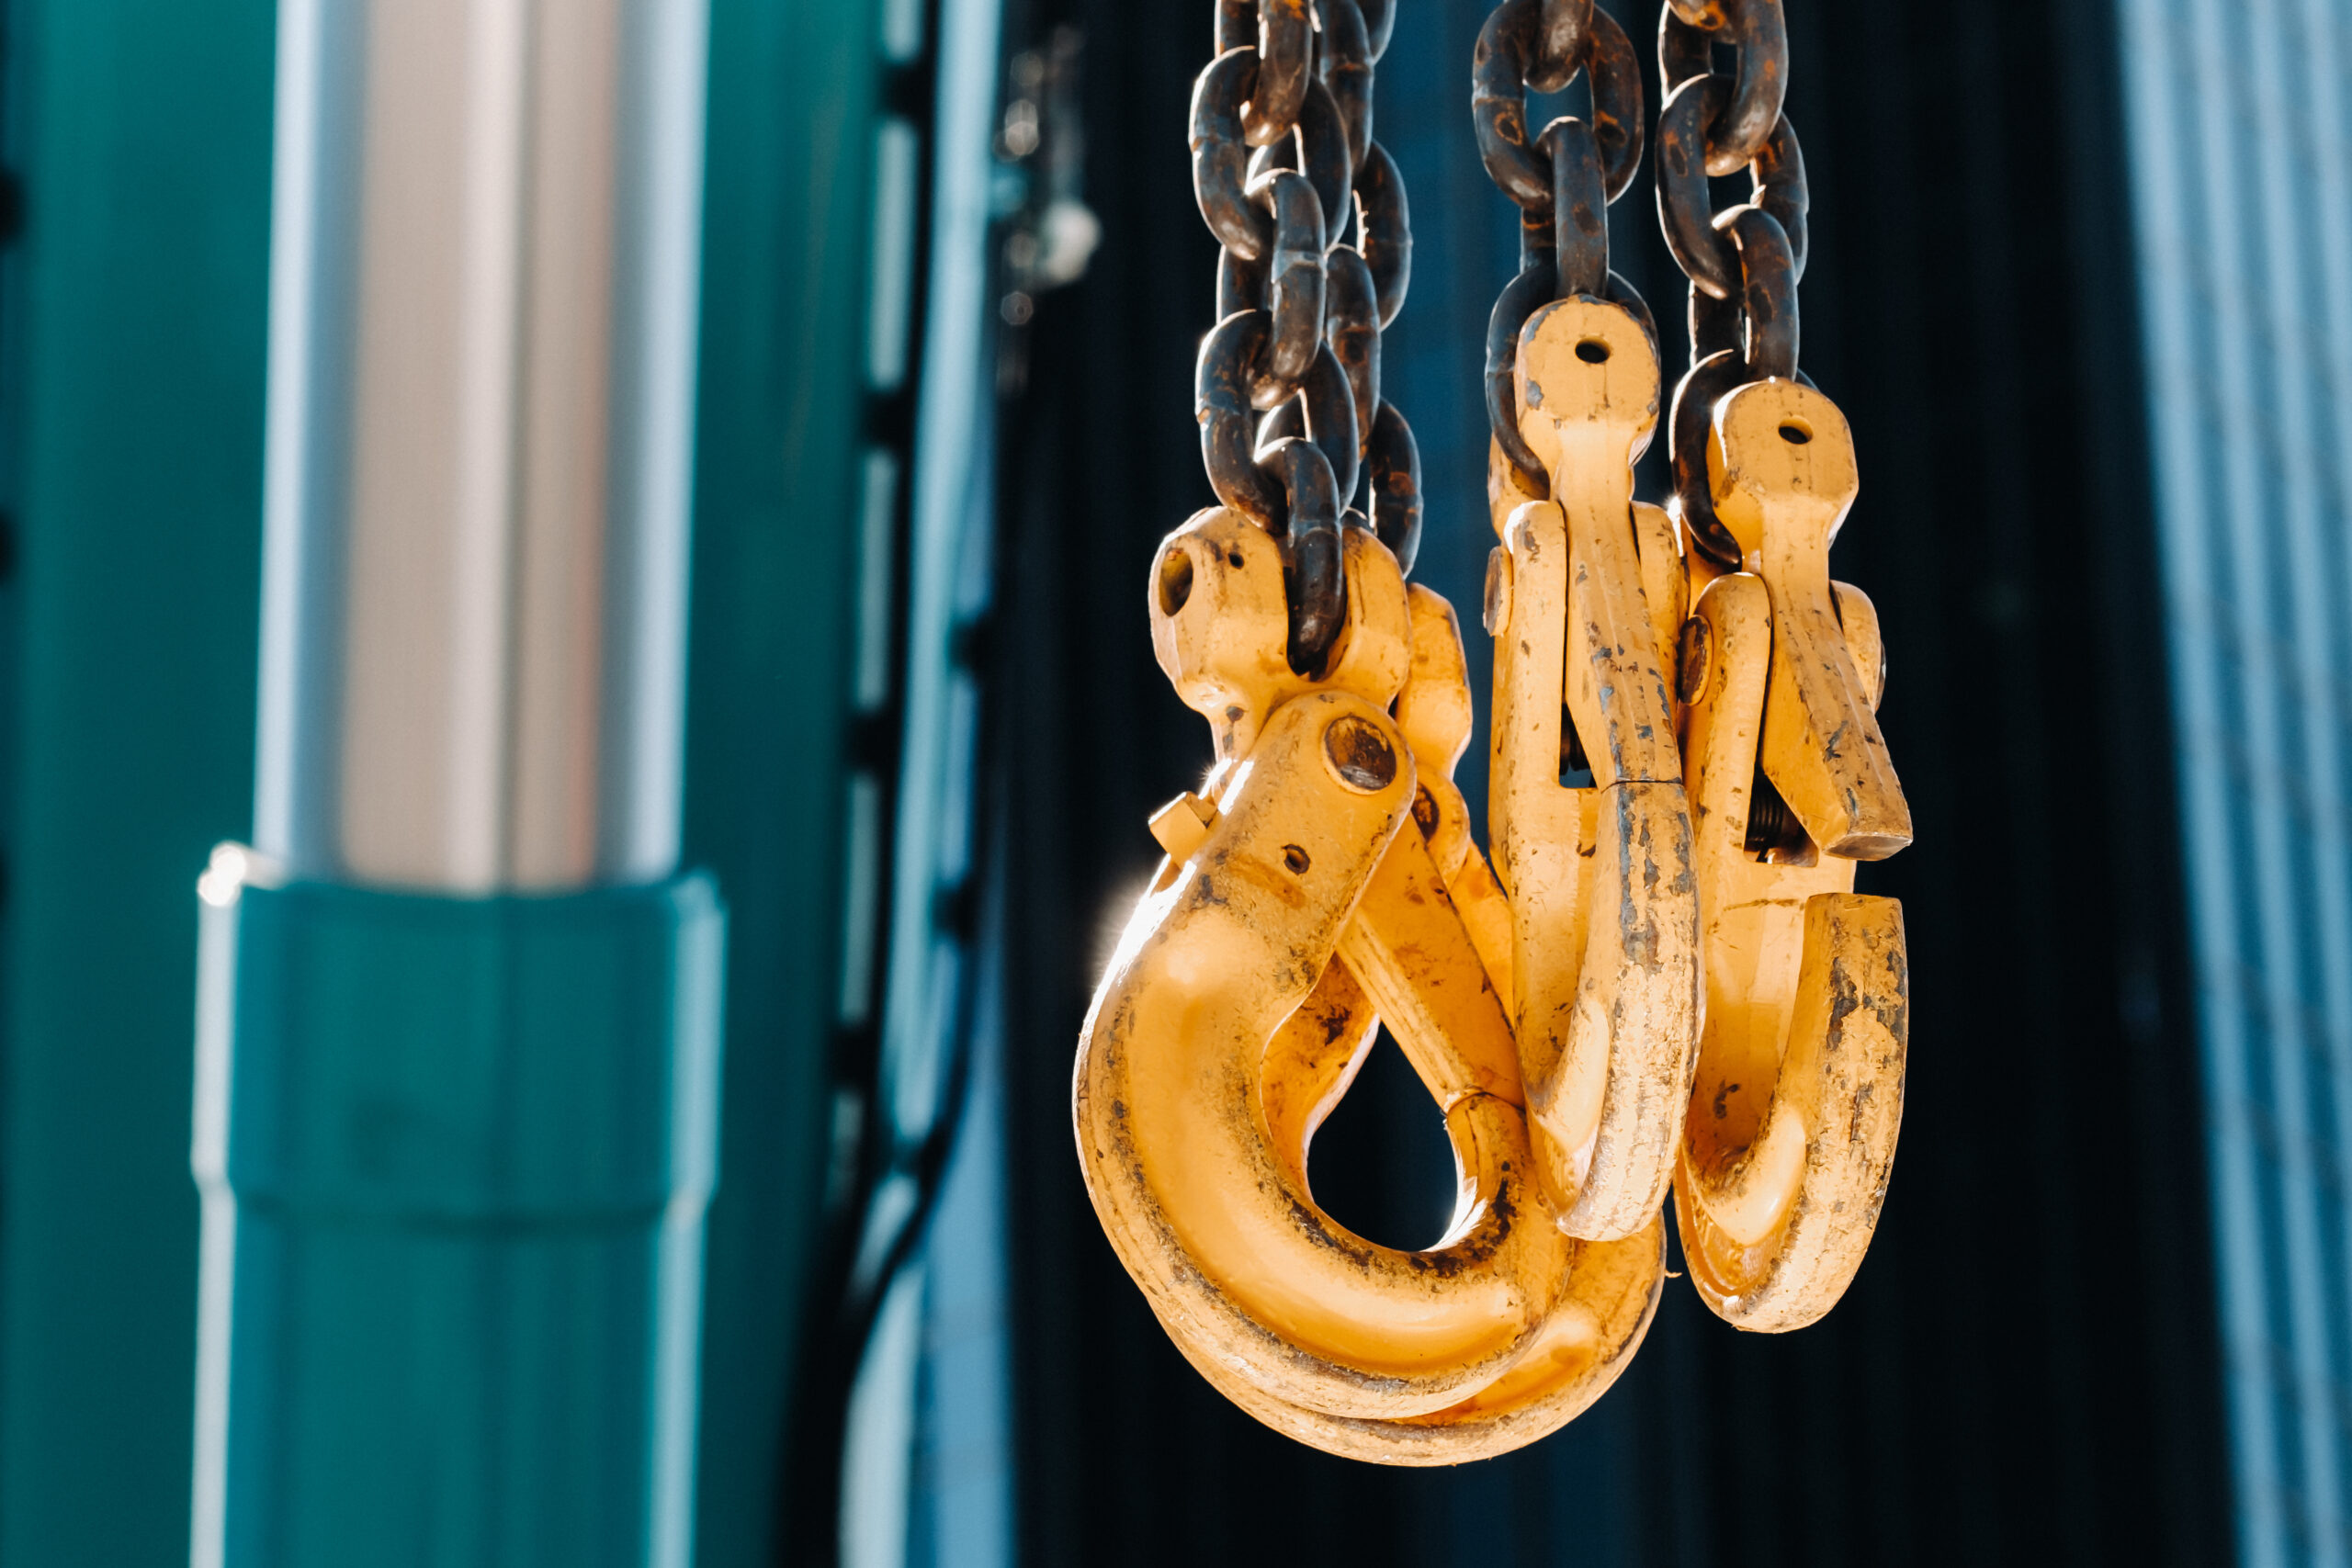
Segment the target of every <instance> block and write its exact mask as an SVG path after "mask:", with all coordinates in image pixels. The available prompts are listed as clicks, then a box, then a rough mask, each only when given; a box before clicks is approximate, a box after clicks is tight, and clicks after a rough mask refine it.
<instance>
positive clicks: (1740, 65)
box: [1657, 0, 1812, 568]
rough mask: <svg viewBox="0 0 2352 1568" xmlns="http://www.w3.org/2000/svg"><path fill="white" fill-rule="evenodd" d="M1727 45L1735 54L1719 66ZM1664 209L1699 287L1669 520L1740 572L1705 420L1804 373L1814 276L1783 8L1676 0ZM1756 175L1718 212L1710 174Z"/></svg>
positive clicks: (1666, 58)
mask: <svg viewBox="0 0 2352 1568" xmlns="http://www.w3.org/2000/svg"><path fill="white" fill-rule="evenodd" d="M1717 44H1725V45H1729V46H1730V47H1731V48H1732V49H1733V50H1734V51H1736V55H1737V64H1736V67H1735V69H1734V70H1733V71H1732V72H1731V73H1721V72H1717V71H1716V70H1715V69H1714V51H1715V46H1716V45H1717ZM1657 58H1658V75H1659V79H1660V81H1659V85H1660V87H1661V89H1662V90H1663V91H1664V93H1665V95H1666V101H1665V106H1664V107H1662V108H1661V109H1660V110H1659V111H1658V121H1657V211H1658V223H1659V226H1660V227H1661V228H1663V229H1664V230H1665V231H1666V243H1667V248H1668V250H1670V251H1671V252H1672V253H1673V254H1674V259H1675V261H1676V262H1677V263H1678V264H1679V265H1680V266H1681V268H1682V270H1683V272H1684V273H1685V274H1686V275H1688V276H1689V277H1690V279H1691V367H1690V369H1689V370H1688V371H1686V372H1685V373H1684V375H1683V377H1682V380H1681V383H1680V385H1679V386H1678V387H1676V389H1675V392H1674V408H1673V412H1672V413H1671V414H1670V415H1669V417H1668V423H1667V451H1668V457H1669V460H1670V461H1671V463H1672V466H1673V470H1674V499H1673V500H1672V502H1669V503H1668V510H1669V511H1670V512H1672V513H1674V515H1675V518H1676V521H1677V522H1678V523H1679V525H1680V526H1681V528H1682V530H1683V532H1684V533H1685V534H1686V535H1687V536H1689V538H1690V539H1691V543H1692V544H1694V545H1695V546H1696V547H1698V548H1699V549H1701V550H1702V551H1704V552H1705V553H1706V554H1707V555H1708V556H1709V557H1710V558H1713V560H1714V561H1715V562H1716V563H1717V564H1718V565H1720V566H1724V567H1732V568H1736V567H1737V566H1738V565H1739V560H1740V551H1739V545H1738V543H1737V541H1736V540H1735V539H1734V538H1733V537H1732V536H1731V531H1730V530H1729V529H1727V528H1725V527H1724V525H1723V524H1722V523H1721V522H1720V521H1719V520H1717V518H1716V516H1715V508H1714V501H1713V496H1712V495H1711V494H1710V492H1709V490H1708V480H1707V422H1708V420H1709V418H1710V417H1711V411H1712V410H1713V408H1714V406H1715V404H1716V403H1717V401H1719V400H1721V399H1722V398H1723V397H1724V394H1725V393H1727V392H1730V391H1731V390H1733V389H1735V388H1738V387H1742V386H1745V385H1747V383H1748V382H1750V381H1760V380H1765V379H1768V378H1773V377H1780V378H1790V379H1794V380H1798V381H1804V382H1805V384H1806V385H1808V386H1810V385H1811V384H1812V383H1811V382H1810V381H1809V380H1808V379H1807V378H1806V377H1805V375H1804V372H1803V371H1801V370H1799V369H1798V368H1797V348H1798V332H1797V283H1798V280H1799V279H1801V278H1802V277H1803V276H1804V257H1805V205H1806V196H1805V183H1804V153H1803V152H1801V151H1800V150H1799V149H1798V146H1797V133H1796V130H1795V128H1794V127H1793V126H1792V125H1790V123H1789V118H1788V116H1787V115H1786V114H1784V113H1783V112H1781V101H1782V99H1783V97H1784V96H1785V95H1786V92H1787V88H1788V75H1789V35H1788V27H1787V24H1786V22H1785V20H1784V18H1783V15H1782V12H1781V0H1667V5H1666V6H1665V8H1664V11H1663V12H1662V14H1661V15H1660V17H1659V18H1658V46H1657ZM1743 168H1745V169H1747V172H1748V179H1749V186H1750V188H1749V192H1748V198H1747V201H1746V202H1745V203H1743V204H1741V205H1739V206H1737V207H1732V208H1728V209H1724V210H1723V211H1721V212H1718V211H1716V210H1715V209H1714V203H1713V198H1712V197H1710V196H1709V194H1708V190H1707V181H1708V179H1709V178H1710V177H1711V176H1713V177H1721V176H1723V175H1734V174H1737V173H1738V172H1739V171H1740V170H1741V169H1743Z"/></svg>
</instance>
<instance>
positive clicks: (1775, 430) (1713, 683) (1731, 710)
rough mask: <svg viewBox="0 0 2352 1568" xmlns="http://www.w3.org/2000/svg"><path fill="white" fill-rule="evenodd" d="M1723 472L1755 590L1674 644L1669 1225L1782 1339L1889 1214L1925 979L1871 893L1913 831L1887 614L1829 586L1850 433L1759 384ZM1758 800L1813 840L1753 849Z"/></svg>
mask: <svg viewBox="0 0 2352 1568" xmlns="http://www.w3.org/2000/svg"><path fill="white" fill-rule="evenodd" d="M1711 468H1712V474H1713V483H1714V492H1715V495H1716V498H1717V501H1716V505H1717V510H1718V515H1720V516H1722V517H1723V518H1724V520H1725V521H1726V522H1727V523H1728V524H1729V525H1731V527H1732V528H1733V530H1734V533H1735V535H1736V537H1737V538H1738V540H1739V543H1740V545H1741V547H1742V548H1743V549H1744V550H1745V551H1746V552H1747V562H1746V564H1747V567H1748V568H1749V569H1750V570H1745V571H1740V572H1735V573H1731V574H1728V575H1723V576H1718V577H1715V578H1714V579H1713V581H1710V582H1708V583H1707V584H1706V585H1705V586H1704V587H1703V589H1702V591H1701V592H1699V594H1698V595H1697V603H1696V604H1695V605H1694V606H1693V612H1692V616H1691V621H1690V623H1689V626H1687V627H1686V629H1685V632H1684V635H1683V636H1682V637H1681V638H1680V639H1679V651H1680V669H1679V676H1678V686H1679V694H1680V695H1681V696H1682V697H1684V698H1685V699H1687V702H1688V707H1687V710H1686V712H1685V715H1684V721H1683V722H1684V734H1683V741H1684V744H1683V756H1684V760H1685V764H1686V767H1687V770H1688V772H1687V777H1688V781H1689V788H1690V799H1691V812H1692V817H1693V821H1694V829H1695V833H1696V840H1697V849H1698V863H1699V878H1700V885H1701V890H1702V905H1703V908H1704V910H1705V927H1704V930H1705V950H1704V959H1705V971H1706V978H1707V1014H1706V1029H1705V1033H1704V1037H1703V1040H1702V1047H1701V1053H1700V1062H1699V1070H1698V1080H1697V1083H1696V1085H1695V1087H1694V1089H1693V1090H1692V1093H1691V1105H1690V1113H1689V1116H1688V1119H1687V1121H1686V1123H1685V1127H1684V1134H1683V1143H1682V1154H1681V1159H1680V1163H1679V1168H1678V1170H1677V1173H1676V1177H1675V1213H1676V1218H1677V1221H1678V1224H1679V1228H1680V1232H1681V1238H1682V1247H1683V1255H1684V1258H1685V1259H1686V1260H1687V1262H1688V1264H1689V1267H1690V1271H1691V1280H1692V1282H1693V1283H1694V1284H1695V1285H1696V1286H1697V1287H1698V1289H1699V1292H1700V1293H1701V1295H1702V1297H1704V1298H1705V1300H1706V1302H1707V1303H1708V1305H1709V1306H1710V1307H1712V1308H1713V1310H1714V1311H1715V1312H1716V1313H1717V1314H1719V1315H1721V1316H1723V1317H1724V1318H1725V1319H1726V1320H1728V1321H1730V1322H1732V1323H1735V1324H1736V1325H1739V1326H1740V1327H1742V1328H1747V1329H1754V1330H1762V1331H1779V1330H1786V1329H1792V1328H1799V1327H1803V1326H1804V1325H1806V1324H1809V1323H1812V1322H1814V1321H1815V1320H1816V1319H1818V1318H1819V1317H1820V1316H1821V1315H1822V1314H1824V1313H1826V1312H1827V1311H1828V1310H1829V1308H1830V1307H1832V1306H1833V1305H1835V1304H1836V1303H1837V1302H1838V1298H1839V1296H1841V1295H1842V1294H1843V1293H1844V1292H1845V1290H1846V1287H1847V1286H1848V1284H1849V1283H1850V1282H1851V1280H1852V1279H1853V1277H1854V1272H1855V1270H1856V1269H1858V1268H1859V1267H1860V1263H1861V1259H1862V1255H1863V1253H1864V1251H1865V1250H1866V1249H1867V1248H1868V1247H1869V1245H1870V1240H1871V1234H1872V1231H1873V1229H1874V1227H1875V1225H1876V1224H1877V1219H1878V1213H1879V1207H1880V1204H1881V1202H1882V1201H1883V1198H1884V1196H1885V1190H1886V1182H1887V1177H1888V1173H1889V1171H1890V1168H1891V1167H1892V1165H1893V1161H1894V1146H1895V1138H1896V1134H1897V1133H1898V1131H1899V1129H1900V1126H1901V1122H1902V1114H1903V1087H1904V1061H1905V1040H1906V1033H1907V1019H1908V1006H1909V979H1908V970H1907V963H1906V958H1905V946H1904V936H1903V916H1902V908H1901V906H1899V905H1898V904H1897V903H1895V901H1894V900H1893V899H1891V898H1871V897H1858V896H1857V895H1855V893H1854V892H1853V886H1854V869H1855V861H1856V859H1857V858H1869V857H1872V856H1875V855H1877V854H1883V853H1887V852H1891V847H1900V842H1901V840H1907V838H1908V834H1909V815H1908V812H1907V809H1906V808H1905V806H1904V803H1903V798H1902V794H1901V789H1900V786H1899V784H1896V783H1895V780H1894V771H1893V769H1892V767H1891V766H1889V765H1888V764H1887V762H1886V751H1885V744H1884V742H1883V739H1880V737H1879V731H1878V728H1877V724H1876V720H1875V717H1874V710H1875V709H1876V707H1877V704H1878V699H1879V696H1880V694H1881V693H1882V692H1883V686H1884V657H1883V648H1882V644H1881V641H1880V636H1879V627H1878V616H1877V613H1876V612H1875V610H1873V609H1872V607H1871V604H1870V601H1869V600H1868V599H1867V598H1866V597H1864V596H1863V595H1862V593H1861V592H1860V591H1859V590H1857V589H1854V588H1851V587H1849V586H1848V585H1846V584H1843V583H1836V584H1833V583H1831V581H1829V573H1828V549H1829V543H1830V540H1831V539H1832V538H1833V537H1834V536H1835V535H1836V532H1837V529H1838V525H1840V524H1841V523H1842V521H1843V519H1844V516H1845V513H1846V509H1847V508H1848V507H1849V505H1850V504H1851V503H1852V501H1853V498H1854V495H1855V492H1856V490H1857V488H1858V483H1857V479H1856V477H1855V467H1854V460H1853V451H1852V446H1851V441H1850V436H1849V434H1848V431H1847V426H1846V422H1845V419H1844V417H1843V416H1842V415H1841V414H1839V413H1838V410H1837V409H1836V407H1835V405H1833V404H1831V403H1830V402H1829V400H1827V399H1826V398H1824V397H1822V396H1821V395H1820V394H1819V393H1817V392H1815V391H1813V390H1811V389H1807V388H1804V387H1800V386H1796V385H1793V384H1792V383H1788V382H1780V381H1767V382H1758V383H1756V384H1754V385H1751V386H1749V387H1747V388H1744V389H1741V390H1739V391H1737V392H1735V393H1733V394H1731V395H1730V396H1729V397H1727V398H1725V399H1724V401H1723V403H1722V404H1721V405H1720V406H1719V407H1718V410H1717V412H1716V420H1715V430H1714V446H1713V454H1712V457H1711ZM1759 781H1769V783H1770V786H1771V788H1772V791H1773V792H1774V793H1776V794H1777V795H1780V796H1781V797H1782V798H1784V799H1785V800H1786V801H1787V803H1788V805H1789V807H1791V809H1792V814H1793V815H1794V816H1795V817H1796V818H1797V819H1798V821H1799V822H1801V823H1802V824H1803V830H1802V833H1801V834H1800V835H1798V837H1799V838H1801V839H1802V841H1801V842H1800V841H1795V840H1792V839H1789V838H1783V839H1782V840H1780V841H1775V842H1766V843H1752V842H1751V840H1752V838H1753V835H1752V834H1751V814H1752V813H1753V812H1754V811H1755V809H1756V807H1757V805H1758V792H1759V789H1760V788H1761V787H1762V786H1761V785H1760V784H1759ZM1801 803H1802V804H1801ZM1890 846H1891V847H1890Z"/></svg>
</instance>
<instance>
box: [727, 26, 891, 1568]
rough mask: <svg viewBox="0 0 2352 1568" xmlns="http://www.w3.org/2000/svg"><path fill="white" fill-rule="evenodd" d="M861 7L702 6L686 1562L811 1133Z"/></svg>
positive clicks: (737, 1440)
mask: <svg viewBox="0 0 2352 1568" xmlns="http://www.w3.org/2000/svg"><path fill="white" fill-rule="evenodd" d="M876 11H877V6H876V4H874V0H713V5H712V8H711V30H710V61H711V80H710V97H709V105H710V107H709V115H710V136H709V141H708V143H707V155H706V156H707V170H708V174H707V180H708V185H707V190H706V193H705V197H704V202H703V210H704V225H703V253H702V254H703V290H702V319H703V332H702V360H701V402H700V407H699V411H698V413H697V436H698V446H697V450H696V456H695V476H696V477H695V576H694V589H693V591H694V613H693V614H694V618H693V623H692V628H693V629H692V637H693V643H692V653H691V663H690V664H689V666H688V674H687V680H688V697H687V701H688V708H687V715H686V832H685V861H686V863H687V864H688V865H692V866H702V867H706V868H707V869H708V870H710V871H711V872H712V873H713V874H715V875H716V876H717V877H718V886H719V890H720V891H721V892H722V893H723V894H724V895H725V896H726V898H727V902H728V907H729V957H728V964H727V1053H726V1064H727V1065H726V1083H725V1089H724V1092H723V1093H722V1095H721V1097H720V1105H721V1107H722V1111H721V1117H722V1122H721V1125H720V1133H719V1141H718V1146H719V1176H718V1200H717V1201H716V1202H715V1203H713V1205H712V1207H711V1211H710V1219H709V1231H708V1235H709V1271H708V1275H707V1279H706V1281H705V1286H704V1302H705V1309H704V1325H703V1419H702V1441H701V1446H700V1456H701V1468H702V1490H701V1495H700V1506H699V1510H698V1516H699V1523H698V1526H697V1529H696V1534H695V1541H696V1549H695V1560H696V1562H698V1563H701V1564H703V1565H704V1568H752V1564H764V1563H766V1562H768V1560H769V1559H768V1555H767V1554H768V1551H769V1543H770V1540H771V1539H772V1535H773V1532H774V1530H775V1529H776V1528H777V1527H778V1520H777V1517H776V1504H775V1496H776V1492H777V1481H778V1477H779V1466H780V1464H781V1463H782V1454H781V1449H782V1438H783V1435H784V1422H785V1401H786V1397H787V1389H786V1383H787V1380H788V1378H789V1376H790V1373H791V1366H792V1352H793V1349H794V1338H795V1337H796V1335H797V1329H798V1325H799V1324H800V1321H801V1315H802V1308H803V1304H804V1303H803V1302H802V1299H801V1298H802V1285H803V1280H802V1278H801V1273H802V1269H803V1268H804V1267H805V1260H806V1258H808V1256H809V1250H810V1248H811V1247H814V1246H815V1244H816V1242H817V1239H818V1223H817V1214H818V1208H819V1204H820V1199H821V1187H822V1183H823V1179H824V1168H825V1164H826V1155H827V1148H828V1128H829V1125H830V1122H831V1110H830V1107H829V1106H828V1105H827V1103H826V1097H825V1094H824V1085H825V1050H826V1044H827V1041H828V1037H829V1036H830V1034H831V1030H832V1027H833V1022H834V1019H835V1017H836V1015H837V1011H838V1004H839V999H840V996H841V979H840V975H841V943H840V936H839V932H840V929H841V925H842V837H843V830H842V823H843V819H844V815H845V809H846V808H845V804H844V797H845V791H846V788H847V784H846V777H847V775H846V772H845V767H844V764H845V761H846V755H845V751H846V743H847V739H848V722H849V721H848V715H849V701H848V687H849V657H850V652H851V649H852V646H853V639H854V633H855V627H854V624H853V623H854V605H855V603H856V597H857V595H856V591H855V590H856V583H857V565H858V563H857V559H856V554H855V549H854V545H855V540H856V537H857V528H856V519H857V516H858V506H859V502H858V491H859V479H858V475H859V460H860V459H859V448H860V442H861V437H862V434H863V431H864V427H865V402H864V398H863V396H862V393H861V390H860V389H861V388H862V386H863V385H864V380H863V374H862V372H863V367H864V364H865V330H866V329H865V318H866V308H865V307H866V296H867V292H868V286H867V281H866V276H865V274H866V266H865V260H866V254H867V252H868V250H869V248H870V245H869V242H870V238H871V234H872V230H873V220H872V217H871V208H872V201H871V188H872V149H873V144H874V117H875V85H876V64H875V61H876V29H877V27H878V21H877V17H876ZM785 1528H786V1529H795V1530H797V1529H807V1528H809V1527H808V1525H807V1523H806V1522H805V1521H789V1522H786V1525H785Z"/></svg>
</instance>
